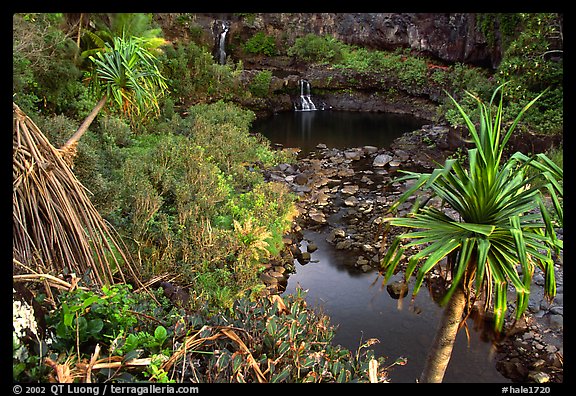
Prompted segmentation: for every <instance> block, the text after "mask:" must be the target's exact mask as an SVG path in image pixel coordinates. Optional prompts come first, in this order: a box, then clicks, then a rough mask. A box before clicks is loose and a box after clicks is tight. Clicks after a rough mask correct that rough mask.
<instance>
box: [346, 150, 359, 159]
mask: <svg viewBox="0 0 576 396" xmlns="http://www.w3.org/2000/svg"><path fill="white" fill-rule="evenodd" d="M344 158H346V159H348V160H352V161H358V160H359V159H360V158H362V151H361V150H360V149H353V150H346V151H344Z"/></svg>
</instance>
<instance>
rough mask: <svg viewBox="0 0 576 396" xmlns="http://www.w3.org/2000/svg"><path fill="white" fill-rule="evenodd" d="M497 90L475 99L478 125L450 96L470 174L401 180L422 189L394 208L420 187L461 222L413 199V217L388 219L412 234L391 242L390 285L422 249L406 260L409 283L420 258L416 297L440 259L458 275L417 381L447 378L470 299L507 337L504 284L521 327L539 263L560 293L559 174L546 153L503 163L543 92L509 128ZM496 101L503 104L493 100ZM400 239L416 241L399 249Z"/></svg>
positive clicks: (455, 165)
mask: <svg viewBox="0 0 576 396" xmlns="http://www.w3.org/2000/svg"><path fill="white" fill-rule="evenodd" d="M501 90H502V86H500V87H498V88H497V89H496V90H495V91H494V94H493V96H492V99H491V100H490V102H489V104H488V105H486V104H484V103H483V102H482V101H481V100H480V99H479V98H478V97H475V96H474V95H472V94H469V95H471V96H472V97H473V98H474V99H475V100H476V102H477V103H478V105H479V112H480V115H481V118H480V119H479V120H478V122H476V123H475V122H473V121H472V120H471V118H470V116H469V115H468V114H467V113H466V112H465V110H464V109H463V108H462V107H461V106H460V105H459V104H458V103H457V102H456V101H455V100H454V99H453V98H452V100H454V104H455V105H456V107H457V108H458V110H459V111H460V114H461V116H462V118H463V120H464V121H465V123H466V125H467V126H468V129H469V130H470V132H471V134H472V139H473V141H474V144H475V147H474V148H472V149H469V150H468V164H469V169H465V168H463V167H462V166H461V165H460V163H459V162H458V161H457V160H455V159H449V160H447V161H446V163H445V165H444V167H443V168H438V169H435V170H434V171H433V172H432V173H430V174H421V173H414V172H405V173H407V175H406V176H405V177H403V178H401V179H402V180H408V179H413V180H415V181H416V182H415V183H414V185H413V186H412V187H411V188H409V189H408V190H407V191H406V192H405V193H404V194H403V195H402V196H401V197H400V198H399V199H398V201H397V202H396V203H395V204H394V205H393V206H392V207H391V208H390V210H391V211H394V210H395V209H396V208H397V207H398V205H400V204H401V203H402V202H405V201H406V199H408V198H409V197H410V196H412V195H413V194H414V193H415V192H416V191H417V190H419V189H428V190H431V192H432V194H433V196H438V197H440V198H441V199H442V201H443V202H446V203H447V204H448V205H449V206H450V208H452V209H453V210H455V211H456V212H457V213H458V215H459V218H458V219H453V218H451V217H449V216H448V215H447V214H445V213H444V212H442V211H441V210H440V209H438V208H436V207H434V206H432V205H427V204H426V203H429V202H432V201H431V200H427V201H426V202H425V203H424V206H422V207H420V204H421V202H416V203H415V205H414V207H413V210H412V213H411V215H410V216H408V217H405V218H397V217H390V218H384V221H386V222H387V223H388V224H390V225H393V226H400V227H408V228H412V229H415V231H413V232H409V233H405V234H402V235H400V236H399V237H397V238H396V239H395V240H394V241H393V242H392V244H391V245H390V247H389V249H388V252H387V253H386V256H385V257H384V259H383V260H382V266H383V269H384V270H385V271H386V279H389V278H390V276H391V275H392V274H393V273H394V271H395V269H396V268H397V266H398V263H399V261H400V258H401V256H402V253H403V252H404V250H405V249H406V248H407V247H412V246H419V247H421V250H419V252H418V253H416V254H414V255H412V256H411V257H410V258H409V261H408V265H407V268H406V272H405V276H406V278H407V279H408V278H410V277H411V276H412V274H413V273H414V271H415V270H416V268H417V266H418V264H420V263H421V261H423V262H422V263H421V265H420V267H419V269H418V271H417V274H416V285H415V287H414V290H413V295H416V294H417V293H418V291H419V290H420V286H421V285H422V282H423V281H424V277H425V276H426V274H427V273H428V272H429V271H430V270H431V269H432V268H433V267H434V266H435V265H437V264H438V263H439V262H440V261H441V260H442V259H445V258H447V259H448V261H447V268H448V270H449V271H450V272H451V275H452V276H451V278H452V282H451V286H450V288H449V289H448V291H447V293H446V295H445V296H444V297H443V299H442V301H441V304H442V305H446V307H447V308H446V310H445V316H444V319H443V322H442V325H441V327H440V330H439V334H438V337H437V345H434V346H433V348H434V349H433V350H432V352H431V355H430V360H429V362H428V364H427V365H426V367H425V369H424V371H423V373H422V377H421V379H420V380H421V382H441V381H442V378H443V375H444V370H445V369H446V366H447V364H448V360H449V355H450V353H451V350H452V345H453V342H454V339H455V337H456V331H457V329H458V323H460V321H461V320H462V318H463V317H464V316H465V315H466V312H469V311H470V309H471V306H470V304H471V301H479V302H481V301H483V306H482V309H483V310H484V311H485V312H492V313H493V315H494V325H495V328H496V331H501V330H502V327H503V324H504V318H505V313H506V310H507V301H508V298H507V294H508V285H512V286H514V288H515V289H516V311H515V319H516V320H518V319H520V317H521V316H522V314H523V313H524V311H525V310H526V308H527V306H528V297H529V294H530V284H531V281H532V275H533V274H534V269H535V266H538V267H539V268H540V269H541V270H542V272H543V273H544V276H545V279H546V283H545V287H544V290H545V293H546V296H547V297H548V298H553V297H554V295H555V294H556V284H555V280H554V261H553V259H552V254H553V253H556V254H559V252H560V250H561V249H562V246H563V245H562V240H559V239H557V237H556V233H555V230H554V227H558V226H559V227H562V226H563V210H562V204H561V201H560V200H561V198H562V196H563V188H562V180H563V171H562V169H561V168H560V167H558V166H557V165H556V164H554V163H553V162H552V161H551V160H550V159H549V158H548V157H547V156H546V155H544V154H538V155H536V156H534V157H532V158H530V157H527V156H526V155H524V154H522V153H515V154H514V155H512V156H511V157H510V158H509V159H508V160H507V161H506V162H504V163H502V161H503V151H504V148H505V146H506V143H507V142H508V140H509V138H510V136H511V134H512V133H513V131H514V129H515V127H516V125H517V124H518V121H519V119H520V118H521V117H522V115H523V114H524V113H525V112H526V111H527V110H528V108H529V107H530V106H531V105H533V104H534V103H535V102H536V100H537V99H539V98H540V96H542V95H539V96H537V97H536V98H535V99H533V100H532V101H531V102H530V103H528V105H527V106H526V107H524V108H523V109H522V111H520V113H519V114H518V115H517V117H516V118H515V119H514V120H513V121H512V124H511V125H510V127H508V128H507V129H503V128H502V126H503V124H504V123H505V120H504V119H503V116H504V114H505V111H504V109H503V96H504V95H503V93H502V92H501ZM498 97H499V102H497V103H496V102H494V100H495V99H496V98H498ZM478 124H479V129H478V128H477V127H476V125H478ZM531 168H533V169H536V170H537V172H538V173H537V174H538V175H539V176H540V178H537V177H536V176H531V177H529V176H528V175H527V171H528V169H531ZM544 194H547V195H549V196H550V198H551V200H552V203H553V209H554V211H555V213H556V215H557V217H556V219H557V222H555V221H553V220H552V218H551V216H550V214H549V211H548V208H547V207H546V204H545V197H544ZM402 240H409V241H410V242H409V243H408V244H406V245H405V246H402V244H401V241H402ZM518 267H520V268H518ZM454 324H455V325H454ZM440 356H448V359H446V358H441V357H440ZM434 362H435V363H434ZM438 362H441V364H440V365H438Z"/></svg>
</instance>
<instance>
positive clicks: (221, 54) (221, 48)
mask: <svg viewBox="0 0 576 396" xmlns="http://www.w3.org/2000/svg"><path fill="white" fill-rule="evenodd" d="M229 28H230V26H229V24H228V23H226V21H222V32H220V36H219V41H218V60H219V62H220V64H221V65H225V64H226V51H225V48H226V47H225V44H226V33H228V29H229Z"/></svg>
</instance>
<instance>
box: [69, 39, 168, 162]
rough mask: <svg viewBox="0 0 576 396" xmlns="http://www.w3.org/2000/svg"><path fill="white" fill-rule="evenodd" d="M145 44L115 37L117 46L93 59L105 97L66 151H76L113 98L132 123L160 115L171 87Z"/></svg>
mask: <svg viewBox="0 0 576 396" xmlns="http://www.w3.org/2000/svg"><path fill="white" fill-rule="evenodd" d="M145 43H146V40H145V39H143V38H139V37H134V36H132V37H130V38H128V39H125V38H123V37H115V38H114V40H113V45H110V44H108V43H106V44H105V50H104V51H101V52H97V53H96V54H95V56H90V57H89V59H90V60H91V61H92V63H93V64H94V69H93V70H92V73H91V82H92V84H93V85H92V86H93V87H94V89H95V91H96V92H97V93H98V94H100V95H102V98H101V99H100V101H99V102H98V104H97V105H96V106H95V107H94V109H93V110H92V112H91V113H90V114H89V115H88V117H86V119H85V120H84V122H82V124H81V125H80V127H79V128H78V130H77V131H76V132H75V133H74V135H72V137H70V139H68V141H67V142H66V143H65V144H64V146H63V147H62V151H63V152H67V151H70V150H72V152H73V151H74V147H75V144H76V143H77V142H78V140H80V138H81V137H82V135H83V134H84V133H85V132H86V131H87V130H88V127H89V126H90V124H91V123H92V121H94V118H96V116H97V115H98V113H99V112H100V110H102V108H103V107H104V105H105V104H106V102H107V101H108V99H109V98H111V99H112V102H113V103H114V105H115V106H116V107H117V108H118V109H119V110H120V111H121V112H122V113H124V114H125V115H127V116H128V117H130V119H131V120H132V121H135V120H137V119H138V120H141V119H145V118H146V117H148V116H149V115H150V113H156V114H157V113H159V111H160V107H159V99H160V97H161V96H163V94H164V92H165V91H166V90H168V86H167V84H166V82H165V78H164V76H162V74H161V73H160V70H159V69H158V66H157V65H156V62H157V59H156V57H155V56H154V54H153V53H152V52H150V51H149V50H148V49H146V46H145Z"/></svg>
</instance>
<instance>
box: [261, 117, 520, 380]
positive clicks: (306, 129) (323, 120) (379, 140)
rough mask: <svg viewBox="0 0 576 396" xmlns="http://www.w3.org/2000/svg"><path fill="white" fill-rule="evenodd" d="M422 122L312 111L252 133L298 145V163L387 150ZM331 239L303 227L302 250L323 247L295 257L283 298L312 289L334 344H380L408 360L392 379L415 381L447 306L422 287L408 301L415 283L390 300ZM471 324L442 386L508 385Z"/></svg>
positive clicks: (265, 123)
mask: <svg viewBox="0 0 576 396" xmlns="http://www.w3.org/2000/svg"><path fill="white" fill-rule="evenodd" d="M424 123H425V121H423V120H420V119H417V118H414V117H411V116H402V115H396V114H384V113H357V112H344V111H310V112H294V113H281V114H278V115H275V116H273V117H270V118H267V119H264V120H258V121H256V122H255V123H254V128H253V129H254V131H256V132H259V133H262V134H263V135H264V136H266V137H267V138H268V139H270V141H271V142H272V143H273V144H279V145H282V146H284V147H292V148H295V147H297V148H300V149H301V152H300V154H299V158H302V157H305V156H307V155H309V153H310V152H311V151H313V150H314V149H315V147H316V146H318V144H321V143H322V144H325V145H326V146H327V147H334V148H340V149H343V148H347V147H359V146H365V145H370V146H376V147H379V148H382V147H387V146H388V145H390V144H391V143H392V141H393V140H394V139H396V138H397V137H399V136H401V135H402V134H404V133H406V132H410V131H412V130H415V129H418V128H420V127H421V126H422V124H424ZM331 222H332V221H331ZM332 223H333V222H332ZM331 225H334V224H331ZM328 234H329V227H327V226H325V227H319V228H315V229H308V230H304V238H303V240H302V243H301V246H300V248H301V249H302V250H303V251H305V250H306V246H307V244H308V243H311V244H314V245H316V246H317V248H318V249H317V250H315V251H314V252H312V253H311V261H310V262H309V263H307V264H305V265H302V264H300V263H299V262H298V261H296V260H295V262H294V265H295V273H293V274H291V275H290V277H289V278H288V284H287V286H286V290H285V291H284V293H294V292H295V291H296V290H297V288H302V289H304V290H307V294H306V299H307V301H308V303H309V304H310V305H311V306H313V307H315V308H316V309H318V310H320V311H322V312H324V313H326V314H327V315H329V316H330V318H331V323H332V324H333V325H335V326H337V330H336V333H335V338H334V343H335V344H340V345H342V346H343V347H345V348H347V349H349V350H351V351H356V350H357V349H358V347H359V346H360V345H361V344H362V343H363V342H365V341H366V340H368V339H370V338H376V339H378V340H379V341H380V342H379V343H377V344H374V345H372V346H370V348H371V349H373V350H374V352H375V354H376V355H377V356H384V357H386V362H387V363H388V364H392V363H393V362H394V361H395V360H396V359H398V358H406V359H407V364H405V365H403V366H400V365H396V366H394V367H393V368H392V369H391V371H390V373H389V376H390V380H391V382H397V383H398V382H399V383H414V382H416V380H417V378H418V377H419V376H420V373H421V371H422V368H423V366H424V361H425V359H426V356H427V354H428V350H429V348H430V346H431V344H432V340H433V338H434V335H435V332H436V328H437V326H438V323H439V320H440V316H441V314H442V307H440V306H439V305H438V304H437V303H436V302H435V301H434V299H433V298H432V296H431V294H430V292H429V291H428V290H427V289H426V288H425V287H422V289H421V290H420V292H419V294H418V295H417V297H416V298H415V300H414V301H413V303H411V292H412V286H413V284H412V283H409V284H408V286H409V291H408V295H407V296H406V297H405V298H400V299H394V298H392V297H391V295H390V294H389V293H388V292H387V290H386V286H385V285H382V277H381V276H379V274H378V272H376V271H362V270H360V269H358V268H357V267H354V266H353V265H350V263H353V262H355V261H356V259H357V257H356V255H354V254H353V253H352V252H349V251H343V250H337V249H336V248H335V247H334V245H332V244H330V243H328V242H327V241H326V239H327V237H328ZM402 277H403V274H397V275H395V277H394V278H393V279H391V280H390V281H389V282H388V283H390V282H392V281H394V280H401V279H402ZM412 281H413V280H412ZM467 327H468V336H469V337H467V334H466V331H464V330H462V331H460V332H459V334H458V337H457V339H456V343H455V346H454V350H453V353H452V357H451V360H450V363H449V365H448V368H447V371H446V374H445V377H444V382H482V383H500V382H501V383H506V382H508V383H509V382H510V380H509V379H507V378H506V377H504V376H503V375H502V374H500V372H499V371H498V370H496V362H495V360H494V355H495V348H494V347H493V345H492V343H491V342H490V341H489V339H488V338H489V337H487V336H486V335H485V334H484V333H483V332H482V331H481V330H479V329H478V328H477V327H478V326H476V324H475V323H474V321H473V320H472V319H471V318H469V319H468V321H467Z"/></svg>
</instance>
